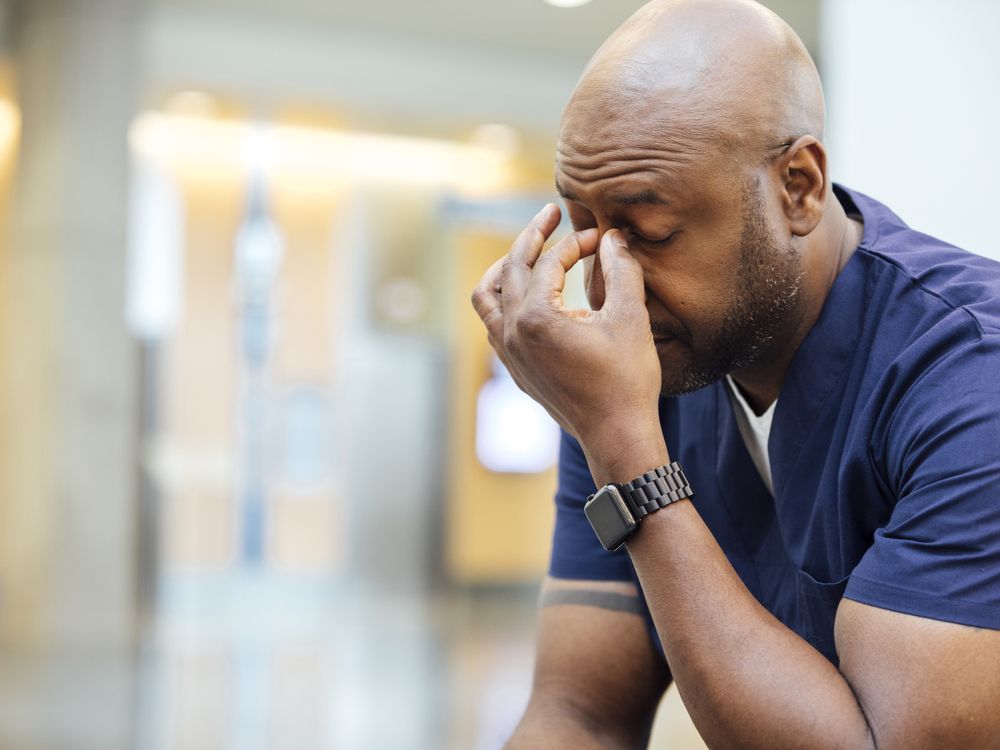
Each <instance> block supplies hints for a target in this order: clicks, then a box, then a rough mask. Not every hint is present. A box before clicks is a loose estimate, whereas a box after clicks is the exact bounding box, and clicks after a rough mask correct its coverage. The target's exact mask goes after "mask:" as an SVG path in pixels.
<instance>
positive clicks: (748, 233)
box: [651, 182, 804, 396]
mask: <svg viewBox="0 0 1000 750" xmlns="http://www.w3.org/2000/svg"><path fill="white" fill-rule="evenodd" d="M741 203H742V208H743V228H742V231H741V233H740V260H739V267H738V269H737V274H736V282H735V289H734V292H733V295H732V303H731V304H730V306H729V308H728V309H727V310H726V312H725V314H724V315H723V318H722V323H721V324H720V326H719V327H718V329H717V330H716V331H714V332H713V333H711V334H709V335H705V336H703V337H699V336H697V335H695V336H691V337H690V338H688V340H686V341H685V340H683V339H681V341H682V343H684V345H685V347H686V349H687V353H688V354H689V356H687V357H684V358H683V359H681V358H672V359H671V361H670V362H669V363H666V364H667V366H664V364H665V363H663V362H661V372H662V382H661V391H660V392H661V394H662V395H664V396H678V395H680V394H682V393H690V392H691V391H696V390H698V389H700V388H704V387H705V386H707V385H709V384H711V383H714V382H715V381H717V380H719V379H721V378H722V377H723V376H725V375H727V374H729V373H731V372H733V371H734V370H739V369H741V368H743V367H747V366H748V365H751V364H753V363H754V362H755V361H756V360H757V359H758V357H760V355H761V354H762V353H764V352H765V351H767V349H768V347H769V346H770V345H771V344H773V343H774V341H775V339H776V337H778V336H779V335H780V334H781V332H782V331H783V330H784V329H785V328H786V327H787V325H788V324H789V322H790V320H793V319H795V318H797V317H798V316H797V315H796V314H795V313H797V312H798V311H799V310H800V309H801V307H802V304H803V303H802V293H801V289H802V277H803V275H804V271H803V268H802V260H801V257H800V256H799V254H798V252H796V250H795V249H794V248H793V247H792V244H791V242H790V241H786V242H784V243H782V241H781V240H780V239H779V238H778V237H777V236H775V234H774V232H772V231H771V228H770V227H769V226H768V223H767V219H766V213H765V207H764V198H763V195H762V194H761V189H760V185H759V184H758V183H757V182H753V183H752V184H749V185H748V186H747V188H746V190H745V191H744V193H743V195H742V199H741ZM651 328H652V332H653V334H654V335H668V336H670V335H674V336H676V333H674V332H673V331H672V330H665V329H664V330H659V327H658V326H657V325H656V324H655V323H653V324H652V325H651Z"/></svg>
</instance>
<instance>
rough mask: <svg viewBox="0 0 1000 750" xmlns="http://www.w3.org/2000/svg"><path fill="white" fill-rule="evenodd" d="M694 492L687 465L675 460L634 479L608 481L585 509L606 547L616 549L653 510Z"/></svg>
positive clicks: (588, 501)
mask: <svg viewBox="0 0 1000 750" xmlns="http://www.w3.org/2000/svg"><path fill="white" fill-rule="evenodd" d="M693 496H694V491H692V489H691V485H690V484H689V483H688V480H687V477H686V476H684V471H683V469H681V467H680V466H679V465H678V463H677V462H676V461H674V462H673V463H670V464H667V465H666V466H660V467H658V468H656V469H653V470H652V471H647V472H646V473H645V474H643V475H642V476H641V477H636V478H635V479H633V480H632V481H631V482H625V483H624V484H606V485H604V486H603V487H601V489H599V490H598V491H597V492H596V493H594V494H593V495H591V496H590V497H588V498H587V504H586V505H584V506H583V512H584V513H585V514H586V516H587V520H588V521H590V525H591V526H592V527H593V528H594V532H595V533H596V534H597V538H598V539H599V540H600V542H601V545H602V546H603V547H604V549H606V550H608V551H609V552H614V551H615V550H617V549H619V548H620V547H621V546H622V545H623V544H625V542H626V540H627V539H628V538H629V537H630V536H632V534H634V533H635V530H636V529H637V528H638V527H639V522H640V521H642V519H643V518H645V517H646V516H648V515H649V514H650V513H653V512H655V511H658V510H659V509H660V508H665V507H667V506H668V505H670V504H671V503H676V502H677V501H678V500H683V499H685V498H688V497H693Z"/></svg>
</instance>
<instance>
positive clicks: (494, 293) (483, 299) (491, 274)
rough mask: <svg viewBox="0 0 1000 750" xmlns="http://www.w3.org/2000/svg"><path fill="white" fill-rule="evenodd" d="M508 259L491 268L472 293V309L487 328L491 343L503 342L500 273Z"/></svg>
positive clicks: (498, 261)
mask: <svg viewBox="0 0 1000 750" xmlns="http://www.w3.org/2000/svg"><path fill="white" fill-rule="evenodd" d="M506 257H507V256H504V257H503V258H500V259H498V260H497V261H496V262H495V263H494V264H493V265H492V266H490V268H489V270H488V271H487V272H486V273H484V274H483V278H482V279H480V281H479V284H478V285H477V286H476V288H475V289H474V290H473V292H472V307H473V308H474V309H475V311H476V314H477V315H479V317H480V319H481V320H482V321H483V325H485V326H486V332H487V334H488V335H489V337H490V339H491V342H492V341H493V340H496V341H500V340H502V335H501V334H502V333H503V303H502V301H501V299H500V271H501V269H502V268H503V264H504V261H505V260H506Z"/></svg>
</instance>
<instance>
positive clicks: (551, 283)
mask: <svg viewBox="0 0 1000 750" xmlns="http://www.w3.org/2000/svg"><path fill="white" fill-rule="evenodd" d="M597 237H598V232H597V230H596V229H584V230H583V231H582V232H573V233H572V234H568V235H566V236H565V237H563V238H562V239H561V240H559V242H557V243H556V244H555V245H553V246H552V248H551V249H550V250H547V251H546V252H544V253H542V256H541V257H540V258H539V259H538V260H537V261H535V267H534V269H532V272H531V280H530V281H529V282H528V289H527V292H526V293H525V299H526V300H536V301H539V302H542V301H552V302H555V303H556V305H557V306H562V292H563V288H564V287H565V286H566V272H567V271H569V269H571V268H572V267H573V266H575V265H576V264H577V263H578V262H579V261H580V259H581V258H586V257H589V256H591V255H593V254H594V253H596V252H597V245H598V242H597Z"/></svg>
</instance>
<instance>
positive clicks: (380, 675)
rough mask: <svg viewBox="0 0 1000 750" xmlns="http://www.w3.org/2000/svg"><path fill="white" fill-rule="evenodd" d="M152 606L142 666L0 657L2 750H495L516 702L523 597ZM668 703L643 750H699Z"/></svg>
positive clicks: (215, 600) (269, 584) (520, 700)
mask: <svg viewBox="0 0 1000 750" xmlns="http://www.w3.org/2000/svg"><path fill="white" fill-rule="evenodd" d="M161 601H162V604H161V607H160V612H159V614H158V615H157V617H155V618H154V619H153V620H152V622H151V623H150V625H149V626H148V627H147V628H146V629H145V633H144V635H143V638H142V639H141V643H140V645H139V648H138V649H137V650H134V651H131V652H130V651H126V650H123V649H121V650H118V651H117V652H115V651H111V652H106V653H103V654H95V653H90V654H87V655H80V654H75V655H74V654H62V655H56V654H45V655H36V656H34V657H29V656H27V655H24V654H19V655H18V654H2V655H0V750H91V749H93V750H118V749H119V748H121V749H123V750H124V749H125V748H135V749H136V750H271V749H272V748H273V749H275V750H277V749H280V750H297V749H298V748H302V749H305V748H308V749H309V750H321V749H323V748H331V750H332V749H334V748H336V750H382V749H383V748H384V749H386V750H397V749H399V750H451V749H454V750H491V749H495V748H499V747H501V746H502V744H503V741H504V740H505V739H506V738H507V737H508V736H509V735H510V732H511V731H512V729H513V727H514V725H515V723H516V722H517V719H518V718H519V716H520V713H521V711H522V709H523V707H524V704H525V701H526V699H527V694H528V688H529V684H530V679H531V663H532V648H533V631H534V596H533V593H532V592H530V591H522V592H507V593H496V592H494V593H492V594H481V593H480V594H469V593H464V594H458V593H453V594H426V593H424V594H419V593H409V594H407V593H399V592H396V593H389V592H382V593H381V594H376V593H373V592H370V591H359V590H356V589H352V588H349V587H342V586H341V587H333V586H328V585H322V584H316V583H314V584H311V585H305V584H302V583H301V582H299V583H290V582H288V581H280V580H276V579H272V578H260V577H257V578H255V577H243V578H241V579H238V580H234V579H228V578H227V579H224V580H215V581H211V580H203V579H198V580H195V581H175V582H172V583H170V584H169V585H167V586H166V587H165V588H164V589H163V595H162V596H161ZM668 703H670V705H668V706H667V707H666V708H665V709H664V711H662V712H661V719H666V721H663V722H661V723H663V724H665V726H664V727H663V728H661V729H660V730H658V738H657V740H656V742H655V743H654V746H655V747H661V746H662V747H671V748H681V750H683V749H684V748H697V747H701V745H700V743H699V744H690V743H691V742H693V741H696V739H697V737H696V735H695V737H694V740H691V739H690V731H691V730H690V728H689V727H686V726H685V724H684V722H683V721H678V720H676V718H675V716H676V714H677V710H678V707H679V702H678V701H676V696H675V697H674V699H673V701H670V702H668ZM680 711H681V719H682V720H683V719H685V718H686V717H684V716H683V713H682V712H683V709H680ZM667 743H669V744H667Z"/></svg>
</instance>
